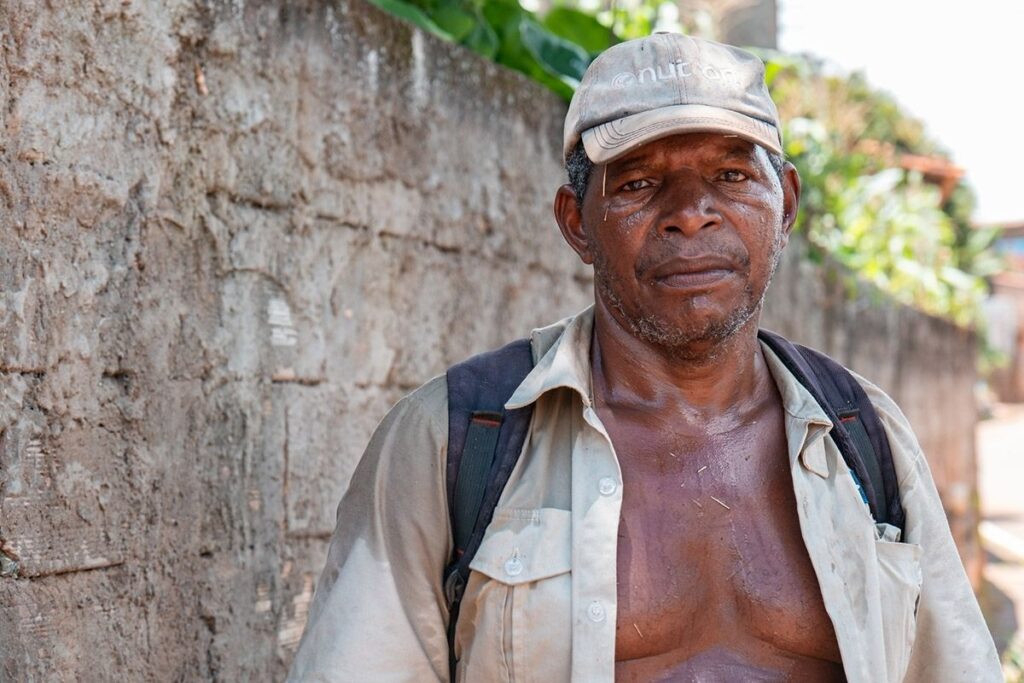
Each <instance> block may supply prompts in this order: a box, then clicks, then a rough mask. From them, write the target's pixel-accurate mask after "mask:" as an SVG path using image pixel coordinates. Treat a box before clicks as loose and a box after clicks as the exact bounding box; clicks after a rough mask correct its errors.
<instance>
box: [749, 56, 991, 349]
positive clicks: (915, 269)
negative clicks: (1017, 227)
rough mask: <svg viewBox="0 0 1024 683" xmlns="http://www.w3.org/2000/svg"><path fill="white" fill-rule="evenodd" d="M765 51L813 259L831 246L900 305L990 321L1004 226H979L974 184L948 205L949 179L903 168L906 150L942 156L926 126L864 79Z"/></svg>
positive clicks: (973, 323)
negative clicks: (997, 246) (986, 304)
mask: <svg viewBox="0 0 1024 683" xmlns="http://www.w3.org/2000/svg"><path fill="white" fill-rule="evenodd" d="M765 57H766V58H767V62H766V63H767V69H766V72H767V74H768V76H769V85H770V88H771V90H772V96H773V97H774V99H775V101H776V103H777V104H778V106H779V111H780V115H781V117H782V120H783V121H785V122H786V125H785V130H784V132H783V139H784V140H785V148H786V149H785V151H786V156H787V158H788V159H789V160H790V161H791V162H792V163H793V164H794V165H795V166H796V167H797V170H798V171H799V172H800V177H801V179H802V180H803V197H802V200H801V209H800V210H801V213H800V216H799V218H798V221H797V230H800V231H803V232H804V233H805V234H806V235H807V237H808V239H809V241H810V243H811V245H812V258H820V257H822V256H823V255H824V254H829V255H830V256H831V257H832V258H834V259H836V260H837V261H839V262H840V263H842V264H844V265H846V266H847V267H848V268H850V270H851V271H852V272H853V273H855V274H856V275H857V276H859V277H861V278H863V279H865V280H867V281H869V282H872V283H874V284H875V285H876V286H878V287H879V288H880V289H881V290H882V291H884V292H887V293H888V294H890V295H892V296H893V297H895V298H896V299H897V300H899V301H902V302H904V303H906V304H909V305H912V306H915V307H917V308H920V309H922V310H924V311H926V312H928V313H931V314H933V315H938V316H942V317H945V318H948V319H950V320H952V321H953V322H955V323H957V324H959V325H963V326H970V327H976V328H980V326H981V322H982V321H981V304H982V302H983V301H984V299H985V297H986V296H987V295H988V285H987V283H986V280H985V278H986V277H988V276H990V275H992V274H994V273H995V272H998V271H999V270H1000V269H1001V267H1002V262H1001V260H1000V259H999V258H998V257H997V256H996V255H995V252H994V251H993V249H992V245H993V242H994V241H995V239H996V238H997V237H998V231H997V230H978V229H975V228H972V227H971V225H970V214H971V212H972V210H973V207H974V197H973V195H972V193H971V191H970V189H969V188H968V187H967V186H966V185H963V184H961V185H959V186H958V187H957V188H956V190H955V191H954V192H953V193H952V195H951V196H950V198H949V199H948V200H947V201H945V202H943V200H942V197H941V193H940V190H939V188H938V187H936V186H935V185H933V184H929V183H926V182H925V181H924V180H923V179H922V177H921V175H920V174H918V173H916V172H911V171H905V170H903V169H902V168H901V167H900V159H901V157H902V155H903V154H914V155H927V156H937V155H939V147H938V145H937V144H935V143H934V142H933V141H932V140H930V139H929V138H928V137H927V136H926V135H925V132H924V127H923V126H922V124H921V123H920V122H919V121H917V120H915V119H912V118H910V117H907V116H906V115H905V114H903V113H902V112H901V111H900V109H899V107H898V106H897V105H896V103H895V101H894V100H893V99H892V98H891V97H890V96H889V95H887V94H884V93H879V92H877V91H873V90H871V89H870V88H869V87H868V86H867V84H866V83H865V81H864V79H863V77H861V76H860V75H857V74H854V75H853V76H849V77H845V78H844V77H840V76H836V75H826V74H823V73H822V71H821V67H820V66H819V65H815V64H813V63H811V62H809V61H807V60H802V59H798V58H794V57H789V56H781V55H775V54H771V55H765ZM982 331H983V330H982Z"/></svg>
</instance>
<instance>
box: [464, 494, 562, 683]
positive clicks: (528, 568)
mask: <svg viewBox="0 0 1024 683" xmlns="http://www.w3.org/2000/svg"><path fill="white" fill-rule="evenodd" d="M571 544H572V526H571V513H570V512H569V511H568V510H559V509H556V508H539V509H508V510H496V511H495V513H494V518H493V520H492V521H491V524H490V526H489V527H488V528H487V532H486V534H485V535H484V539H483V542H482V543H481V544H480V549H479V550H477V553H476V555H475V556H474V557H473V561H472V562H471V563H470V565H469V567H470V569H471V570H472V572H471V573H470V576H469V581H468V583H467V585H466V594H465V598H464V599H463V605H462V610H463V612H462V614H461V615H460V617H459V625H458V629H459V636H461V637H460V638H458V641H460V642H459V644H460V645H461V646H462V647H461V648H460V647H457V648H456V653H457V654H459V655H460V665H459V668H460V672H459V677H458V678H459V680H465V681H469V682H471V683H472V682H475V681H519V682H525V681H545V682H548V681H562V680H564V681H568V680H569V672H570V667H571V644H572V621H571V614H572V613H571V601H572V593H571V583H570V569H571V563H572V546H571ZM464 617H468V619H467V621H466V623H463V618H464ZM460 650H461V652H460Z"/></svg>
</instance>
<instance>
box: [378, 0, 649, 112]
mask: <svg viewBox="0 0 1024 683" xmlns="http://www.w3.org/2000/svg"><path fill="white" fill-rule="evenodd" d="M370 2H372V3H373V4H375V5H376V6H378V7H380V8H381V9H383V10H385V11H387V12H390V13H392V14H395V15H397V16H399V17H401V18H403V19H405V20H406V21H409V22H411V23H413V24H415V25H416V26H419V27H420V28H422V29H424V30H425V31H429V32H430V33H433V34H434V35H436V36H439V37H441V38H443V39H445V40H449V41H452V42H456V43H460V44H462V45H465V46H466V47H468V48H469V49H471V50H473V51H474V52H477V53H479V54H480V55H482V56H484V57H487V58H488V59H492V60H494V61H496V62H498V63H499V64H503V65H505V66H507V67H510V68H512V69H515V70H516V71H520V72H522V73H524V74H526V75H527V76H529V77H530V78H532V79H534V80H535V81H538V82H539V83H542V84H543V85H545V86H547V87H548V88H550V89H551V90H553V91H554V92H556V93H558V94H559V95H561V96H562V97H563V98H565V99H567V100H568V99H570V98H571V97H572V93H573V92H574V91H575V89H576V86H578V85H579V82H580V79H581V78H582V77H583V73H584V72H585V71H586V70H587V67H588V66H589V65H590V62H591V60H592V59H593V58H594V56H595V55H596V54H598V53H600V52H601V51H603V50H604V49H606V48H607V47H609V46H611V45H613V44H615V43H617V42H619V38H618V37H617V36H616V35H615V33H614V31H613V29H612V28H611V26H610V25H605V24H602V23H601V22H600V21H598V19H597V18H596V17H595V16H593V15H590V14H586V13H584V12H581V11H579V10H576V9H572V8H570V7H558V8H555V9H553V10H552V11H550V12H548V13H547V15H546V16H545V17H543V18H539V17H537V16H536V15H534V14H533V13H532V12H530V11H528V10H525V9H523V7H522V6H520V4H519V3H518V2H517V1H516V0H370ZM631 26H632V25H631Z"/></svg>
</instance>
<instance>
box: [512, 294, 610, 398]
mask: <svg viewBox="0 0 1024 683" xmlns="http://www.w3.org/2000/svg"><path fill="white" fill-rule="evenodd" d="M593 329H594V307H593V306H589V307H587V308H586V309H584V310H583V311H581V312H580V313H578V314H577V315H575V316H572V317H569V318H566V319H564V320H560V321H559V322H557V323H555V324H554V325H549V326H548V327H542V328H540V329H536V330H534V331H533V333H532V334H531V335H530V341H531V343H532V346H533V357H534V359H535V360H536V359H537V358H539V359H540V360H537V362H536V365H534V367H533V370H532V371H530V374H528V375H527V376H526V379H524V380H523V381H522V383H520V385H519V387H518V388H517V389H516V390H515V392H513V394H512V397H511V398H509V400H508V401H507V402H506V403H505V408H506V410H511V409H513V408H522V407H523V406H526V405H529V404H531V403H533V402H535V401H536V400H537V399H538V398H540V397H541V395H542V394H544V393H546V392H548V391H551V390H552V389H557V388H559V387H566V388H569V389H572V390H574V391H576V392H577V393H578V394H579V395H580V397H581V398H582V399H583V404H584V405H585V406H587V407H590V405H591V403H592V401H591V397H592V396H593V392H592V390H591V381H590V380H591V378H590V338H591V331H592V330H593Z"/></svg>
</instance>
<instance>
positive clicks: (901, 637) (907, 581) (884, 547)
mask: <svg viewBox="0 0 1024 683" xmlns="http://www.w3.org/2000/svg"><path fill="white" fill-rule="evenodd" d="M875 550H876V553H877V555H878V574H879V576H878V582H879V598H880V599H881V606H882V635H883V638H884V642H885V664H886V672H887V674H888V680H890V681H901V680H903V677H904V675H905V674H906V672H907V666H908V665H909V664H910V653H911V650H912V649H913V647H914V637H915V635H916V632H917V605H918V599H919V598H920V597H921V552H922V550H921V546H919V545H917V544H916V543H895V542H892V541H887V540H883V539H879V540H876V541H875Z"/></svg>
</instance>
